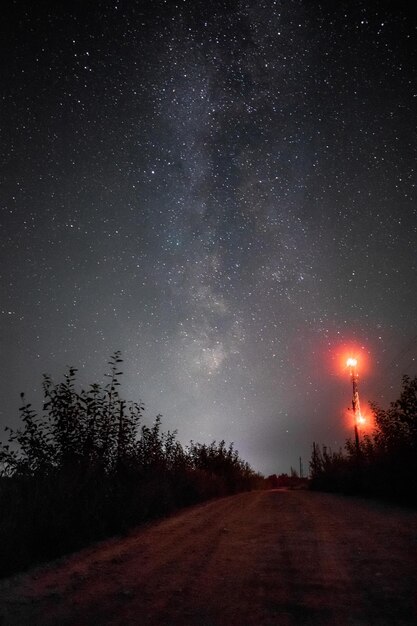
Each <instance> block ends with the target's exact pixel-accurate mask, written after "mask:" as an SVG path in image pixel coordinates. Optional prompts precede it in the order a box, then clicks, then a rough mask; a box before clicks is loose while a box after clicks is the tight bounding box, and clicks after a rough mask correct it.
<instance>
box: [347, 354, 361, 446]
mask: <svg viewBox="0 0 417 626" xmlns="http://www.w3.org/2000/svg"><path fill="white" fill-rule="evenodd" d="M357 364H358V361H357V359H353V358H349V359H348V360H347V362H346V365H347V366H348V368H349V371H350V376H351V380H352V411H353V416H354V424H353V429H354V432H355V446H356V451H357V452H358V453H359V452H360V445H359V425H360V424H362V423H363V422H364V418H363V417H362V414H361V406H360V402H359V391H358V372H357V369H356V366H357Z"/></svg>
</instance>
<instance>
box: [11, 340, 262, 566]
mask: <svg viewBox="0 0 417 626" xmlns="http://www.w3.org/2000/svg"><path fill="white" fill-rule="evenodd" d="M121 362H122V360H121V358H120V353H119V352H116V353H115V354H114V355H113V357H112V358H111V359H110V362H109V365H110V372H109V374H108V375H107V376H108V383H107V384H106V385H104V386H101V385H99V384H94V385H91V387H90V388H89V389H87V390H81V391H80V392H78V391H77V390H76V369H75V368H69V370H68V372H67V374H66V375H65V378H64V381H63V382H61V383H59V384H54V383H53V382H52V380H51V379H50V378H49V377H48V376H44V381H43V392H44V404H43V415H42V416H41V417H39V416H38V415H37V414H36V413H35V411H34V410H33V409H32V407H31V405H30V404H27V403H26V402H25V400H24V396H23V394H22V407H21V409H20V415H21V420H22V426H21V428H20V429H18V430H16V431H13V430H11V429H9V428H7V429H6V430H7V431H8V440H9V441H8V443H7V444H6V445H3V446H2V447H1V448H0V575H1V576H5V575H9V574H11V573H13V572H15V571H19V570H21V569H24V568H27V567H29V566H30V565H32V564H34V563H37V562H40V561H42V560H45V559H50V558H53V557H57V556H59V555H62V554H64V553H66V552H70V551H73V550H75V549H77V548H79V547H81V546H84V545H86V544H88V543H89V542H92V541H95V540H99V539H102V538H104V537H107V536H110V535H112V534H116V533H120V532H124V531H126V530H127V529H129V528H131V527H133V526H134V525H137V524H139V523H141V522H144V521H146V520H149V519H152V518H156V517H158V516H162V515H165V514H167V513H169V512H170V511H173V510H174V509H176V508H179V507H182V506H185V505H189V504H192V503H196V502H199V501H202V500H205V499H208V498H212V497H217V496H224V495H227V494H231V493H235V492H238V491H242V490H248V489H253V488H255V487H257V486H258V484H259V481H260V479H259V476H258V475H256V474H255V472H254V471H253V470H252V469H251V468H250V467H249V465H248V464H247V463H245V462H244V461H242V460H241V459H240V458H239V454H238V452H237V451H236V450H234V448H233V444H230V445H229V446H228V447H227V446H226V445H225V442H224V441H221V442H220V443H219V444H217V443H216V442H213V443H212V444H210V445H206V444H198V443H194V442H191V443H190V445H189V446H188V447H186V448H184V447H183V446H182V445H181V444H180V443H179V442H178V441H177V440H176V433H171V432H168V433H163V432H161V417H160V416H157V418H156V419H155V421H154V424H153V425H152V426H147V425H145V424H142V423H141V420H142V417H143V413H144V408H143V405H142V404H140V403H139V404H138V403H134V402H133V403H127V402H125V401H124V400H122V399H121V397H120V395H119V392H118V387H119V378H120V376H121V374H122V372H120V371H119V367H120V363H121Z"/></svg>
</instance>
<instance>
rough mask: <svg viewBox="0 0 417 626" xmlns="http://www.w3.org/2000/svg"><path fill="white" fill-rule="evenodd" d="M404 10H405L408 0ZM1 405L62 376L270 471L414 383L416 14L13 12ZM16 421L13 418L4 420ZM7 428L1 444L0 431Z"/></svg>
mask: <svg viewBox="0 0 417 626" xmlns="http://www.w3.org/2000/svg"><path fill="white" fill-rule="evenodd" d="M408 4H409V5H410V7H411V5H412V4H413V3H411V2H410V3H408ZM0 30H1V41H2V47H3V50H2V54H1V121H0V126H1V141H0V152H1V191H0V193H1V196H0V208H1V231H0V236H1V257H0V258H1V264H0V272H1V377H0V383H1V399H2V401H1V408H0V422H1V424H2V425H6V424H8V425H11V426H16V425H17V423H18V410H17V409H18V406H19V403H20V399H19V393H20V392H21V391H25V393H26V395H27V398H28V400H31V401H33V404H34V405H36V404H37V403H38V402H40V401H41V382H42V374H43V373H44V372H47V373H49V374H51V375H52V377H53V378H54V379H55V380H56V382H58V381H59V380H60V379H61V378H62V375H63V373H64V371H65V367H66V366H67V365H74V366H76V367H78V368H79V380H80V384H82V385H84V386H85V385H88V384H89V383H93V382H98V381H103V380H104V378H103V374H104V373H105V372H106V371H107V365H106V363H107V361H108V357H109V356H110V355H111V354H112V352H114V351H115V350H121V351H122V354H123V358H124V363H123V368H122V369H123V371H124V373H125V375H124V383H123V387H122V394H123V396H124V397H125V398H126V399H127V400H139V399H141V400H142V401H143V402H144V403H145V405H146V407H147V413H146V420H148V421H149V422H152V421H153V418H154V416H155V415H156V414H157V413H162V414H163V428H164V430H167V429H171V430H172V429H178V438H179V440H180V441H181V442H183V443H187V442H188V441H189V440H190V439H193V440H194V441H199V442H210V441H212V440H213V439H216V440H217V441H219V440H220V439H225V440H226V441H227V442H230V441H233V442H234V444H235V447H236V448H237V449H238V450H239V452H240V454H241V456H242V457H243V458H244V459H245V460H247V461H248V462H249V463H250V464H251V465H252V466H253V467H254V468H255V469H256V470H258V471H261V472H263V473H265V474H269V473H272V472H277V473H278V472H285V471H287V472H288V471H289V469H290V466H291V465H292V466H294V467H296V468H297V469H298V463H299V457H300V456H302V458H303V463H304V468H305V469H307V466H308V460H309V457H310V451H311V445H312V442H313V441H317V442H320V443H325V444H327V445H330V446H331V447H332V448H334V449H338V448H339V446H342V445H343V444H344V441H345V439H346V437H348V436H349V435H350V434H351V430H352V429H351V423H350V422H349V417H348V416H347V415H346V413H347V411H346V409H347V407H348V406H349V404H350V400H351V395H350V394H351V389H350V382H349V374H348V372H347V371H346V370H344V371H343V368H342V367H341V359H342V357H343V356H344V355H346V354H347V353H349V351H350V352H352V353H354V354H356V355H357V356H359V358H360V366H359V367H360V374H361V376H360V393H361V402H362V404H363V405H366V400H375V401H377V402H379V403H381V404H382V405H383V406H386V405H387V404H388V403H389V401H391V400H394V399H396V398H397V397H398V395H399V389H400V382H401V376H402V374H404V373H408V374H410V375H414V374H416V373H417V367H416V363H417V315H416V311H417V292H416V278H417V248H416V243H417V204H416V199H417V190H416V182H417V175H416V169H417V165H416V163H417V161H416V158H417V132H416V128H417V18H416V16H415V14H414V13H413V10H412V9H411V8H407V3H401V2H394V0H393V1H392V2H388V1H380V2H370V1H369V2H364V1H355V0H353V1H350V2H347V1H345V2H343V1H342V2H334V1H332V2H330V1H323V2H321V1H314V0H285V1H284V0H281V1H278V0H277V1H273V0H256V1H255V0H242V1H239V0H235V1H233V2H232V1H227V0H224V1H223V2H220V1H209V0H205V1H204V2H203V1H200V0H182V1H180V0H178V1H177V2H171V1H162V0H154V1H150V0H143V1H139V0H136V1H134V0H130V1H128V0H113V2H107V1H95V2H88V1H87V0H86V1H85V2H77V1H72V2H59V1H55V2H52V1H44V2H42V1H40V2H25V1H18V0H16V1H15V2H6V3H5V5H4V6H3V15H2V20H1V26H0ZM1 430H2V429H1ZM1 438H2V439H3V441H4V440H5V438H4V437H1Z"/></svg>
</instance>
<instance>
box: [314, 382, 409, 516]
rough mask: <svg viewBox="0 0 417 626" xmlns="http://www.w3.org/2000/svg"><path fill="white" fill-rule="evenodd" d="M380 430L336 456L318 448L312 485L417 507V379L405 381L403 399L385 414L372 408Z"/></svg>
mask: <svg viewBox="0 0 417 626" xmlns="http://www.w3.org/2000/svg"><path fill="white" fill-rule="evenodd" d="M371 407H372V410H373V413H374V418H375V429H374V432H373V434H372V435H371V436H366V435H365V436H362V437H361V438H360V441H359V447H358V446H357V445H356V444H355V442H354V441H353V440H352V439H349V440H348V441H347V442H346V446H345V448H346V449H345V453H343V452H342V450H340V451H338V452H332V451H330V450H327V449H326V447H325V446H323V447H322V448H320V447H319V446H318V445H317V444H313V453H312V457H311V461H310V473H311V486H312V488H313V489H320V490H325V491H341V492H344V493H352V494H353V493H355V494H362V495H372V496H378V497H382V498H387V499H390V500H395V501H397V502H401V503H404V504H413V505H417V377H415V378H414V379H412V378H410V377H409V376H404V377H403V380H402V390H401V395H400V398H399V399H398V400H396V401H395V402H391V404H390V407H389V409H387V410H384V409H382V408H380V407H379V406H377V405H376V404H371Z"/></svg>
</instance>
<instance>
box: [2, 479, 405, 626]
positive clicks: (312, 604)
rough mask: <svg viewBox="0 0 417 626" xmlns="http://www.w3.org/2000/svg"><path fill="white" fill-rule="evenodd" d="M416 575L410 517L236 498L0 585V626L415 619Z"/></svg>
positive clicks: (246, 625) (310, 501)
mask: <svg viewBox="0 0 417 626" xmlns="http://www.w3.org/2000/svg"><path fill="white" fill-rule="evenodd" d="M416 569H417V514H416V512H412V511H408V510H406V509H402V508H397V507H391V506H388V505H384V504H378V503H372V502H366V501H364V500H360V499H356V498H345V497H343V496H336V495H329V494H319V493H310V492H306V491H280V490H271V491H263V492H252V493H244V494H238V495H236V496H232V497H229V498H223V499H220V500H216V501H212V502H209V503H207V504H202V505H198V506H195V507H192V508H190V509H188V510H185V511H182V512H180V513H178V514H176V515H174V516H172V517H170V518H168V519H165V520H162V521H159V522H155V523H153V524H151V525H148V526H146V527H142V528H139V529H136V530H134V531H132V532H131V533H130V534H129V535H127V536H126V537H122V538H118V539H112V540H110V541H106V542H103V543H100V544H97V545H96V546H94V547H93V548H89V549H87V550H84V551H82V552H79V553H77V554H75V555H73V556H71V557H69V558H66V559H62V560H60V561H58V562H55V563H53V564H48V565H47V566H46V567H43V568H39V569H37V570H34V571H32V572H30V573H29V574H26V575H21V576H17V577H14V578H10V579H6V580H3V581H0V624H1V626H16V625H18V626H35V625H41V626H51V625H56V626H58V625H59V626H70V625H71V626H90V625H94V626H108V625H112V626H113V625H114V626H115V625H118V626H122V625H123V626H126V625H138V626H141V625H144V626H148V625H149V626H151V625H152V626H177V625H185V626H188V625H189V626H267V625H268V626H269V625H271V626H272V625H281V624H282V625H287V624H288V625H290V624H317V625H331V626H335V625H339V624H340V625H344V624H346V625H355V626H356V625H362V624H375V625H378V626H379V625H385V624H386V625H387V626H388V625H389V626H394V625H401V624H417V613H416V600H417V598H416Z"/></svg>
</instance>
